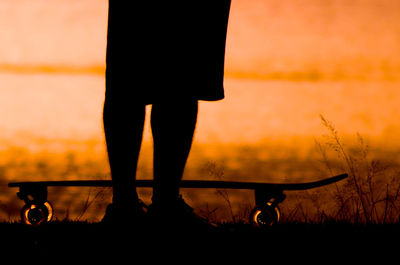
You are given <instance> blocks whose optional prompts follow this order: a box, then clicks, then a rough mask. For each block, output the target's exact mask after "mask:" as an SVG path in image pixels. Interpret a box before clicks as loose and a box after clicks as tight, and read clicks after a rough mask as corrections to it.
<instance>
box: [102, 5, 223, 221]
mask: <svg viewBox="0 0 400 265" xmlns="http://www.w3.org/2000/svg"><path fill="white" fill-rule="evenodd" d="M229 8H230V0H203V1H161V2H154V1H120V0H109V18H108V34H107V58H106V65H107V67H106V95H105V103H104V113H103V119H104V120H103V121H104V131H105V137H106V143H107V150H108V156H109V162H110V168H111V176H112V183H113V202H112V204H111V205H110V206H109V207H108V208H107V211H106V215H105V217H104V218H103V221H105V222H108V221H110V222H117V223H118V222H126V221H128V222H138V223H140V222H141V221H142V220H144V219H145V213H144V211H143V209H142V206H141V204H140V202H139V198H138V195H137V193H136V188H135V176H136V169H137V162H138V157H139V151H140V146H141V142H142V134H143V124H144V120H145V107H146V105H147V104H152V109H151V128H152V134H153V140H154V165H153V169H154V181H155V187H154V190H153V197H152V202H153V203H152V205H151V207H150V209H151V212H152V215H153V216H157V215H160V216H161V215H163V214H166V213H168V215H171V214H172V215H177V216H178V217H177V218H180V217H182V216H184V215H185V212H187V211H186V210H185V209H187V208H188V206H187V205H186V204H185V203H184V202H183V200H182V199H180V197H179V185H180V180H181V178H182V175H183V171H184V168H185V164H186V160H187V158H188V155H189V151H190V148H191V144H192V139H193V134H194V130H195V127H196V120H197V111H198V100H207V101H215V100H220V99H222V98H223V97H224V89H223V73H224V55H225V41H226V30H227V23H228V16H229ZM168 218H170V217H168Z"/></svg>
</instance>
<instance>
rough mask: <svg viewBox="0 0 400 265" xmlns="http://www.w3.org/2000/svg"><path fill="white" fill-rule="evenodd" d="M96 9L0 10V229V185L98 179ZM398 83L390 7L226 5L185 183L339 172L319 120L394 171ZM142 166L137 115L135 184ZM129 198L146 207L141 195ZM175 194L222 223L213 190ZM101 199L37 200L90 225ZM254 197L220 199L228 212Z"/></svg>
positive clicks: (41, 2) (376, 2)
mask: <svg viewBox="0 0 400 265" xmlns="http://www.w3.org/2000/svg"><path fill="white" fill-rule="evenodd" d="M107 8H108V3H107V1H106V0H57V1H54V0H36V1H31V0H18V1H13V0H0V31H1V32H2V37H1V41H0V84H1V85H0V220H3V221H12V220H17V219H18V218H19V217H18V215H19V209H20V207H22V205H23V202H21V201H19V200H18V199H17V197H16V196H15V192H16V191H17V190H15V189H10V188H7V183H8V182H10V181H22V180H29V181H35V180H68V179H110V176H109V168H108V164H107V157H106V151H105V144H104V137H103V133H102V122H101V116H102V104H103V100H104V70H105V48H106V29H107ZM133 34H134V33H133ZM193 52H195V51H193ZM132 63H133V64H134V62H132ZM133 81H134V80H133ZM399 85H400V2H399V1H398V0H325V1H319V0H297V1H291V0H251V1H247V0H232V7H231V13H230V21H229V27H228V38H227V50H226V67H225V92H226V98H225V99H224V100H223V101H219V102H201V104H200V112H199V122H198V126H197V131H196V136H195V143H194V145H193V149H192V153H191V155H190V158H189V162H188V165H187V170H186V172H185V179H221V180H241V181H269V182H282V181H285V182H296V181H309V180H315V179H319V178H323V177H324V176H328V175H330V174H334V173H341V172H342V171H343V170H345V168H344V167H343V166H341V165H340V163H339V162H337V163H336V162H334V161H337V160H338V156H337V155H335V152H333V153H332V154H329V152H328V158H327V159H325V160H324V159H323V157H324V156H323V153H324V150H328V149H329V141H330V139H329V137H327V136H326V134H330V133H331V132H330V131H329V130H327V128H326V126H324V125H323V124H322V122H321V118H320V115H323V116H324V117H325V118H326V119H327V120H329V121H331V122H332V124H333V125H334V126H335V129H336V130H337V132H338V134H339V135H340V137H341V139H342V140H343V142H344V143H345V145H346V146H347V147H349V148H352V146H356V145H357V144H359V142H360V137H362V139H363V141H365V143H367V145H368V155H369V156H370V157H371V159H377V160H380V161H382V163H386V164H387V165H390V166H391V167H392V168H394V169H397V165H398V162H399V161H398V160H399V158H400V152H399V150H400V149H399V148H400V135H399V132H400V124H399V122H398V121H399V119H400V107H399V100H400V89H399ZM150 108H151V107H148V110H150ZM357 134H358V136H357ZM321 150H322V152H321ZM326 160H329V161H332V164H337V166H335V167H334V168H333V169H332V168H328V167H327V164H326ZM324 161H325V162H324ZM151 165H152V143H151V133H150V130H149V119H148V118H147V121H146V128H145V142H144V145H143V148H142V152H141V157H140V161H139V170H138V178H141V179H150V178H152V167H151ZM140 192H141V194H142V196H143V198H144V200H145V201H146V202H150V201H149V200H150V199H149V198H150V196H151V191H150V190H141V191H140ZM183 193H184V195H185V196H186V197H187V199H188V200H189V202H191V203H192V204H194V205H197V206H198V209H199V211H201V212H203V213H204V214H205V215H209V217H210V215H213V218H217V219H218V218H220V219H221V218H222V219H224V218H228V219H229V218H231V217H229V214H230V211H226V209H225V208H226V206H227V200H226V196H221V192H218V191H213V190H210V191H196V192H193V191H183ZM110 195H111V193H110V190H109V189H104V188H103V189H99V188H82V189H73V188H68V189H51V190H49V199H50V200H51V201H52V203H53V205H54V206H55V208H56V218H57V219H59V220H63V219H65V218H67V219H72V220H89V221H96V220H99V219H100V218H101V216H102V214H103V211H104V207H105V205H107V204H108V203H109V202H110ZM252 196H253V195H252V194H251V193H245V192H241V193H240V192H239V193H237V194H236V195H230V197H229V200H230V201H231V202H233V203H232V205H235V206H234V211H235V212H236V213H238V215H240V213H242V212H244V211H247V210H246V209H247V208H248V205H249V204H252V200H253V198H252ZM235 202H241V203H235ZM224 205H225V206H224ZM224 207H225V208H224ZM224 209H225V210H224ZM224 212H225V213H224ZM227 213H228V214H227Z"/></svg>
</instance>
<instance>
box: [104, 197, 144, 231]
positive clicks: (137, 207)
mask: <svg viewBox="0 0 400 265" xmlns="http://www.w3.org/2000/svg"><path fill="white" fill-rule="evenodd" d="M146 210H147V206H146V205H145V204H144V203H143V202H142V201H141V200H138V201H136V202H133V203H130V204H129V203H124V204H117V203H111V204H109V205H108V206H107V209H106V213H105V215H104V217H103V219H102V220H101V222H102V223H104V224H107V225H108V224H111V225H119V224H122V225H129V226H142V225H144V224H145V223H146V222H147V218H146Z"/></svg>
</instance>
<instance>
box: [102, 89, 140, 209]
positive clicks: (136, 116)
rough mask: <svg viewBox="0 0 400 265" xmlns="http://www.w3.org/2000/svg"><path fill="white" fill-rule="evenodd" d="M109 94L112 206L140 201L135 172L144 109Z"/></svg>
mask: <svg viewBox="0 0 400 265" xmlns="http://www.w3.org/2000/svg"><path fill="white" fill-rule="evenodd" d="M119 98H120V99H122V100H118V98H116V97H115V96H114V97H113V96H112V95H111V94H110V93H108V94H106V100H105V103H104V112H103V123H104V132H105V138H106V144H107V151H108V158H109V163H110V169H111V177H112V184H113V204H116V205H129V204H131V203H136V202H137V201H138V195H137V192H136V188H135V177H136V169H137V163H138V158H139V152H140V147H141V142H142V135H143V125H144V119H145V111H146V108H145V105H144V104H131V105H129V103H128V102H126V101H125V100H124V97H123V96H120V97H119Z"/></svg>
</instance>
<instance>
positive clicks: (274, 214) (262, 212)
mask: <svg viewBox="0 0 400 265" xmlns="http://www.w3.org/2000/svg"><path fill="white" fill-rule="evenodd" d="M279 218H280V212H279V209H278V207H272V206H270V205H267V206H264V207H259V206H256V207H255V208H254V209H253V211H252V212H251V214H250V223H251V224H252V225H253V226H254V227H257V228H268V227H271V226H272V225H274V224H276V223H277V222H279Z"/></svg>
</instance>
